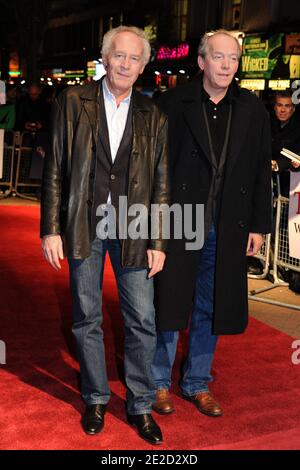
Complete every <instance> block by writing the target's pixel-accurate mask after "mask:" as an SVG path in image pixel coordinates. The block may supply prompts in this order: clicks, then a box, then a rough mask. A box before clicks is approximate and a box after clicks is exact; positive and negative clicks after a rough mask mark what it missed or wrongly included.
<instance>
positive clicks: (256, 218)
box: [250, 112, 272, 234]
mask: <svg viewBox="0 0 300 470" xmlns="http://www.w3.org/2000/svg"><path fill="white" fill-rule="evenodd" d="M271 142H272V138H271V128H270V122H269V117H268V115H267V113H266V112H264V119H263V125H262V132H261V138H260V146H259V147H260V150H259V149H258V151H259V152H260V155H259V160H258V165H257V169H256V178H255V184H254V192H253V199H252V219H251V223H250V232H252V233H264V234H266V233H270V232H271V217H272V190H271V158H272V150H271Z"/></svg>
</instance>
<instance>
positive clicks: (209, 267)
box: [152, 228, 217, 396]
mask: <svg viewBox="0 0 300 470" xmlns="http://www.w3.org/2000/svg"><path fill="white" fill-rule="evenodd" d="M215 258H216V233H215V229H214V228H211V230H210V232H209V234H208V237H207V240H206V241H205V243H204V245H203V248H202V249H201V250H200V252H199V259H198V272H197V280H196V289H195V297H194V306H193V312H192V317H191V322H190V326H189V342H188V353H187V357H186V360H185V363H184V367H183V377H182V379H181V383H180V386H181V390H182V393H183V394H184V395H188V396H192V395H195V394H196V393H198V392H203V391H207V390H208V385H207V383H208V382H210V381H211V380H212V376H211V364H212V360H213V355H214V351H215V348H216V343H217V336H215V335H213V334H212V319H213V310H214V276H215ZM171 313H172V312H170V315H171ZM177 341H178V331H158V333H157V348H156V353H155V357H154V361H153V364H152V373H153V376H154V380H155V383H156V388H157V389H160V388H167V389H169V388H170V387H171V375H172V367H173V364H174V360H175V355H176V349H177Z"/></svg>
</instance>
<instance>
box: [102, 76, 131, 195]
mask: <svg viewBox="0 0 300 470" xmlns="http://www.w3.org/2000/svg"><path fill="white" fill-rule="evenodd" d="M102 90H103V99H104V107H105V114H106V121H107V127H108V135H109V146H110V153H111V158H112V162H114V161H115V158H116V156H117V153H118V149H119V146H120V143H121V140H122V137H123V134H124V130H125V126H126V121H127V116H128V111H129V106H130V99H131V94H132V89H131V90H130V93H129V95H128V96H126V98H124V99H123V100H122V101H121V103H120V104H119V106H117V102H116V98H115V97H114V95H113V94H112V93H111V91H110V90H109V88H108V86H107V83H106V78H104V79H103V81H102ZM110 203H111V195H110V193H109V195H108V199H107V204H110Z"/></svg>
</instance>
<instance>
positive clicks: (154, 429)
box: [127, 413, 163, 444]
mask: <svg viewBox="0 0 300 470" xmlns="http://www.w3.org/2000/svg"><path fill="white" fill-rule="evenodd" d="M127 419H128V423H129V424H131V425H133V426H135V427H136V429H137V432H138V434H139V436H141V438H142V439H145V441H147V442H150V444H161V443H162V441H163V437H162V433H161V430H160V428H159V426H158V425H157V424H156V422H155V421H154V419H153V418H152V416H151V414H150V413H149V414H144V415H127Z"/></svg>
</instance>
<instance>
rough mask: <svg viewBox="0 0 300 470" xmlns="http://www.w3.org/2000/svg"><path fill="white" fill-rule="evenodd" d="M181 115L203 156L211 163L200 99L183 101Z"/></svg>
mask: <svg viewBox="0 0 300 470" xmlns="http://www.w3.org/2000/svg"><path fill="white" fill-rule="evenodd" d="M183 117H184V120H185V122H186V124H187V126H188V127H189V129H190V131H191V133H192V135H193V137H194V139H195V140H196V142H197V144H198V145H199V146H200V147H201V149H202V151H203V153H204V155H205V157H206V158H207V160H208V161H209V163H210V164H212V160H211V155H210V150H209V142H208V136H207V132H206V126H205V120H204V115H203V110H202V102H201V99H198V100H194V101H184V103H183Z"/></svg>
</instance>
